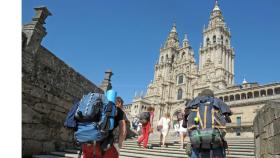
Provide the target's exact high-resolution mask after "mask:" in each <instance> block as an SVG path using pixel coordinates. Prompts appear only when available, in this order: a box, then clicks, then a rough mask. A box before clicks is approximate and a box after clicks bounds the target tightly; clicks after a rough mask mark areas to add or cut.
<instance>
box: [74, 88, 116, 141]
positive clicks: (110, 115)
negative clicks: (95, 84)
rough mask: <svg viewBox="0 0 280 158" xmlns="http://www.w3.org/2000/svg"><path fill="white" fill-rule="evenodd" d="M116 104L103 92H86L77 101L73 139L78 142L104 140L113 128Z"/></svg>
mask: <svg viewBox="0 0 280 158" xmlns="http://www.w3.org/2000/svg"><path fill="white" fill-rule="evenodd" d="M115 114H116V105H115V104H114V103H113V102H111V101H109V102H108V100H107V99H106V97H105V95H104V94H99V93H91V92H90V93H88V94H87V95H84V96H83V98H82V99H81V100H80V102H79V106H78V108H77V110H76V113H75V119H76V120H77V131H76V132H75V133H74V135H75V139H76V141H77V142H79V143H86V142H92V141H101V140H104V138H106V137H107V136H108V135H109V131H110V130H112V129H113V128H114V116H115Z"/></svg>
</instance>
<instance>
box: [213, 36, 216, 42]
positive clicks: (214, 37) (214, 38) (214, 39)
mask: <svg viewBox="0 0 280 158" xmlns="http://www.w3.org/2000/svg"><path fill="white" fill-rule="evenodd" d="M213 43H216V35H214V36H213Z"/></svg>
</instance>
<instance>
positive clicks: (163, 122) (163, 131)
mask: <svg viewBox="0 0 280 158" xmlns="http://www.w3.org/2000/svg"><path fill="white" fill-rule="evenodd" d="M158 127H160V142H161V146H162V147H165V146H166V145H165V138H166V136H167V134H168V132H169V129H170V114H169V113H166V114H165V115H164V116H163V117H161V118H160V120H159V122H158Z"/></svg>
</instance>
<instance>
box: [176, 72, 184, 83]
mask: <svg viewBox="0 0 280 158" xmlns="http://www.w3.org/2000/svg"><path fill="white" fill-rule="evenodd" d="M182 83H184V75H183V74H181V75H178V76H177V84H182Z"/></svg>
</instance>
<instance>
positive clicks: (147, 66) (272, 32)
mask: <svg viewBox="0 0 280 158" xmlns="http://www.w3.org/2000/svg"><path fill="white" fill-rule="evenodd" d="M219 4H220V8H221V10H222V12H223V15H224V18H225V21H226V23H227V25H228V26H229V28H230V30H231V34H232V46H233V47H234V49H235V54H236V57H235V82H236V83H237V84H239V83H241V82H242V80H243V77H244V76H245V77H246V79H247V81H248V82H259V83H260V84H266V83H272V82H278V81H280V70H279V69H280V61H279V59H280V47H279V46H280V9H279V8H280V1H279V0H266V1H263V0H228V1H225V0H224V1H220V2H219ZM41 5H45V6H47V7H48V8H49V10H50V11H51V13H52V14H53V16H50V17H48V19H47V20H46V25H45V27H46V29H47V32H48V34H47V36H46V37H45V38H44V40H43V42H42V44H43V45H44V46H45V47H46V48H47V49H49V50H50V51H52V52H53V53H54V54H55V55H56V56H58V57H59V58H61V59H62V60H63V61H65V62H66V63H67V64H68V65H70V66H71V67H73V68H74V69H75V70H76V71H78V72H80V73H81V74H82V75H84V76H85V77H86V78H88V79H89V80H91V81H92V82H94V83H95V84H97V85H100V83H101V82H102V80H103V77H104V72H105V70H107V69H109V68H111V69H112V71H113V73H114V75H113V77H112V84H113V88H114V89H115V90H117V91H118V94H119V95H120V96H122V97H123V98H124V101H125V103H130V102H131V101H132V98H133V96H134V93H135V91H138V92H140V91H142V90H143V91H145V90H146V87H147V85H148V83H149V82H150V81H151V80H152V79H153V72H154V65H155V63H156V61H157V59H158V56H159V48H160V46H161V44H163V43H164V41H165V40H166V38H167V35H168V33H169V31H170V29H171V26H172V23H173V22H174V21H175V22H176V25H177V31H178V33H179V38H180V41H182V39H183V36H184V33H187V34H188V38H189V41H190V44H191V46H192V47H193V48H194V50H195V56H196V58H197V57H198V48H199V45H200V43H201V42H202V28H203V25H207V24H208V20H209V16H210V12H211V10H212V9H213V6H214V0H184V1H183V0H133V1H132V0H118V1H117V0H99V1H98V0H84V1H69V0H60V1H50V0H48V1H47V0H45V1H43V0H23V1H22V23H23V24H25V23H28V22H30V21H31V19H32V17H33V16H34V10H33V8H34V7H36V6H41ZM197 61H198V60H197Z"/></svg>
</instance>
